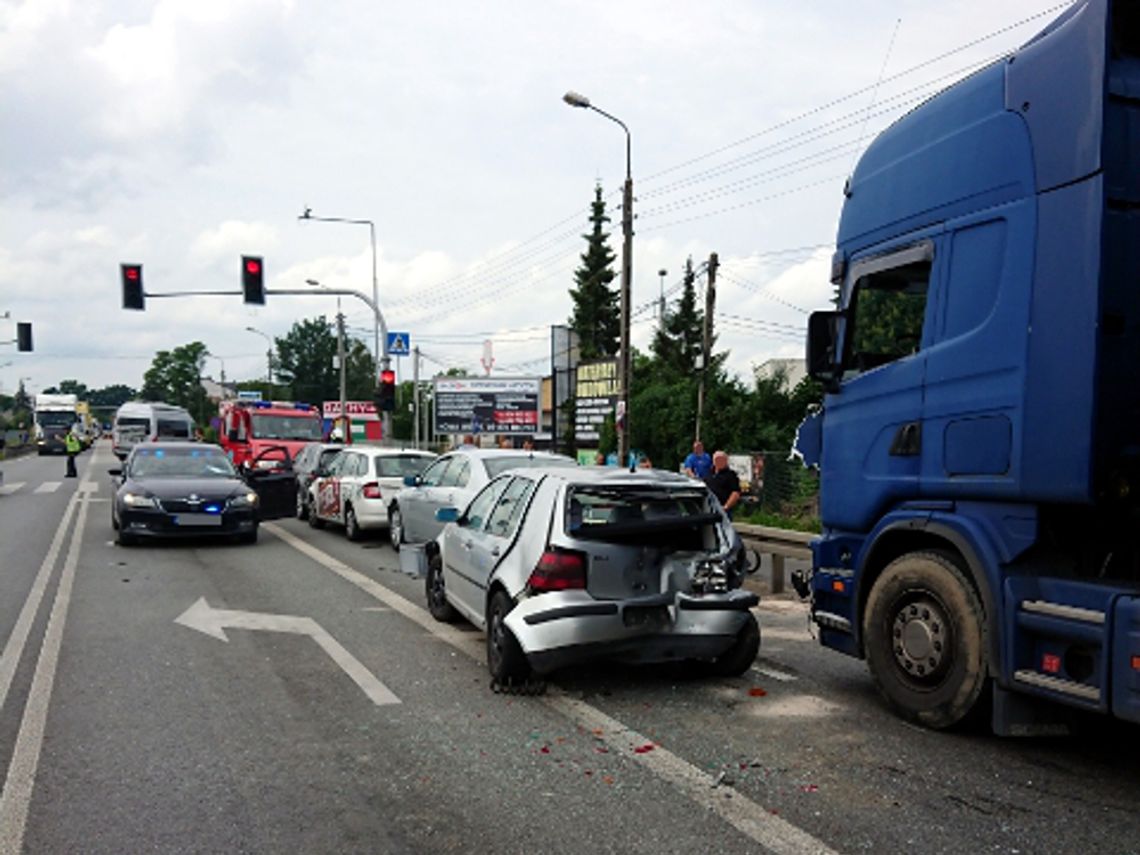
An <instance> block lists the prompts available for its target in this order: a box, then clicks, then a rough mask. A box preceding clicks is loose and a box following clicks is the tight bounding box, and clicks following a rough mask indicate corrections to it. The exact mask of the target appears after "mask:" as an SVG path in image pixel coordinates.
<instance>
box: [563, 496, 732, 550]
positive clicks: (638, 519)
mask: <svg viewBox="0 0 1140 855" xmlns="http://www.w3.org/2000/svg"><path fill="white" fill-rule="evenodd" d="M719 519H720V515H719V514H717V513H715V512H714V511H712V510H711V509H710V506H709V504H708V491H707V490H704V489H695V488H693V487H683V488H680V489H676V488H668V487H654V486H645V485H631V486H628V487H626V486H620V487H617V486H612V487H611V486H606V487H602V486H580V487H571V488H570V489H569V491H568V492H567V501H566V533H567V534H569V535H572V536H573V537H577V538H583V539H588V540H623V539H626V538H627V537H634V538H636V537H638V536H642V537H644V536H645V535H646V534H649V535H651V536H652V537H653V538H654V540H655V541H657V540H660V539H662V538H665V539H668V540H669V541H670V543H669V545H671V546H673V547H674V548H685V549H701V548H702V545H703V540H702V537H701V527H702V526H704V525H705V524H707V523H711V522H716V521H717V520H719Z"/></svg>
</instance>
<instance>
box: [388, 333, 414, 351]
mask: <svg viewBox="0 0 1140 855" xmlns="http://www.w3.org/2000/svg"><path fill="white" fill-rule="evenodd" d="M411 342H412V337H411V336H410V335H408V334H407V333H406V332H390V333H388V355H389V356H409V355H411V352H412V346H411Z"/></svg>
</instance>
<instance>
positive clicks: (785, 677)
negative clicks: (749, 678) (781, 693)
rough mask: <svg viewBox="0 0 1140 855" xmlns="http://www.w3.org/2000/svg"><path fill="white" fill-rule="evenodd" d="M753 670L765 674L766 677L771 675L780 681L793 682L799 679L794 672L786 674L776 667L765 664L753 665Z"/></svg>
mask: <svg viewBox="0 0 1140 855" xmlns="http://www.w3.org/2000/svg"><path fill="white" fill-rule="evenodd" d="M752 670H753V671H755V672H756V673H757V674H763V675H764V676H765V677H771V678H772V679H773V680H776V681H778V682H780V683H791V682H794V681H795V680H796V679H798V678H797V677H796V676H795V675H794V674H785V673H784V672H783V671H777V670H776V669H775V668H765V667H764V666H763V665H753V666H752Z"/></svg>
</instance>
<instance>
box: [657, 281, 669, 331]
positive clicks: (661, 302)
mask: <svg viewBox="0 0 1140 855" xmlns="http://www.w3.org/2000/svg"><path fill="white" fill-rule="evenodd" d="M657 275H658V276H660V277H661V296H660V297H659V298H658V300H657V318H658V320H659V321H660V325H661V329H665V277H666V276H668V275H669V271H668V270H666V269H665V268H664V267H662V268H661V269H660V270H658V271H657Z"/></svg>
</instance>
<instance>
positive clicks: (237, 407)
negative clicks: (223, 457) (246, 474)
mask: <svg viewBox="0 0 1140 855" xmlns="http://www.w3.org/2000/svg"><path fill="white" fill-rule="evenodd" d="M219 415H220V417H221V427H220V429H219V430H218V442H219V444H220V445H221V446H222V448H224V449H225V450H226V452H227V453H228V454H229V456H230V459H231V460H233V462H234V465H235V466H242V465H244V464H247V463H248V464H250V465H260V466H266V467H271V466H276V465H279V463H280V462H281V461H280V453H279V452H278V454H277V455H269V454H265V452H267V451H269V450H270V449H282V448H284V449H285V450H286V451H288V452H289V458H290V460H292V459H293V458H295V457H296V456H297V452H298V451H300V450H301V448H302V447H304V445H305V444H306V443H309V442H320V441H321V439H322V438H323V423H322V421H321V413H320V410H318V409H317V408H316V407H314V406H312V405H311V404H299V403H293V402H291V401H223V402H222V404H221V407H220V410H219ZM263 454H264V458H263V457H262V455H263ZM271 458H276V459H271Z"/></svg>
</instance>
